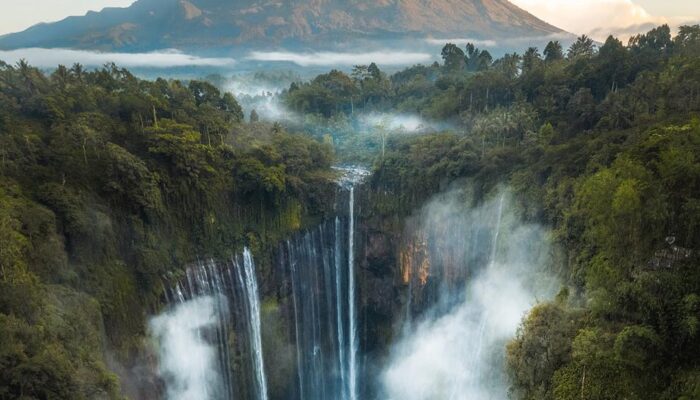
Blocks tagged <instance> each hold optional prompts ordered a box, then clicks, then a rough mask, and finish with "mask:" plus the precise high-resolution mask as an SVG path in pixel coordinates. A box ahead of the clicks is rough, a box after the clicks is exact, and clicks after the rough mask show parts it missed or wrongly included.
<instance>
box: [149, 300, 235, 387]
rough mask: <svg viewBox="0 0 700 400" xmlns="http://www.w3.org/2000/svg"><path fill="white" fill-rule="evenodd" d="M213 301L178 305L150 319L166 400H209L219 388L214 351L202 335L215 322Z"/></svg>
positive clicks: (214, 348)
mask: <svg viewBox="0 0 700 400" xmlns="http://www.w3.org/2000/svg"><path fill="white" fill-rule="evenodd" d="M214 310H215V299H214V298H212V297H210V296H207V297H200V298H196V299H193V300H190V301H187V302H184V303H182V304H179V305H178V306H177V307H175V308H174V309H173V310H171V311H168V312H166V313H164V314H161V315H159V316H157V317H154V318H153V319H151V321H150V330H151V334H152V335H153V337H154V338H155V339H156V340H157V341H158V343H159V349H160V351H159V369H160V374H161V376H162V377H163V379H164V380H165V382H166V390H167V399H168V400H193V399H207V398H210V396H211V395H212V393H213V392H214V390H215V388H217V387H220V385H221V377H220V376H219V375H218V372H217V366H216V357H217V353H216V347H215V346H214V345H212V344H210V343H207V342H206V341H205V340H204V338H203V337H205V335H202V331H203V330H205V329H208V328H212V327H213V326H214V325H215V324H216V321H217V317H216V313H215V311H214Z"/></svg>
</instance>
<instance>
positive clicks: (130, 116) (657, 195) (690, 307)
mask: <svg viewBox="0 0 700 400" xmlns="http://www.w3.org/2000/svg"><path fill="white" fill-rule="evenodd" d="M441 56H442V60H443V62H442V63H434V64H432V65H416V66H413V67H410V68H407V69H405V70H402V71H399V72H396V73H393V74H387V73H386V72H383V71H382V70H381V69H380V67H379V66H378V65H376V64H371V65H368V66H357V67H355V68H354V69H353V70H352V72H351V73H345V72H343V71H339V70H333V71H330V72H329V73H327V74H323V75H319V76H318V77H316V78H314V79H312V80H310V81H308V82H301V81H300V82H295V83H293V84H292V85H291V86H290V87H289V89H288V90H285V91H284V93H282V94H281V99H280V101H281V103H282V104H283V105H284V106H285V107H286V108H287V109H288V110H290V111H291V112H292V113H294V114H295V115H296V116H297V117H298V118H295V119H294V120H291V121H280V122H279V123H270V122H259V121H258V118H259V117H258V116H257V112H255V114H253V113H251V114H252V115H251V117H250V118H248V120H249V121H248V122H246V116H245V115H244V112H243V110H242V108H241V106H240V105H239V103H238V101H237V100H236V99H235V98H234V97H233V96H232V95H231V94H229V93H226V92H225V91H224V90H222V88H219V87H217V86H215V85H214V84H212V83H210V82H208V81H207V80H204V79H203V80H192V81H189V82H185V81H178V80H166V79H158V80H155V81H146V80H142V79H139V78H137V77H135V76H134V75H132V74H131V73H130V72H129V71H127V70H125V69H122V68H120V67H118V66H116V65H106V66H105V67H103V68H100V69H97V70H85V69H84V68H83V67H82V66H80V65H77V64H76V65H74V66H72V67H70V68H68V67H64V66H59V67H58V68H57V69H55V70H54V71H51V72H49V73H47V72H45V71H40V70H39V69H37V68H34V67H32V66H30V65H28V64H27V63H26V62H20V63H19V64H17V65H7V64H5V63H0V104H1V106H0V153H1V156H2V161H1V162H0V182H2V184H0V337H1V338H2V340H1V341H0V399H14V398H22V399H94V398H111V399H119V398H123V393H124V390H125V389H124V387H125V386H127V385H128V382H127V381H126V380H128V379H126V380H125V378H128V376H129V373H128V372H123V371H121V369H122V368H123V367H122V366H124V365H133V364H134V362H135V361H136V360H138V359H140V358H141V357H142V354H143V351H144V348H145V347H147V339H146V331H145V330H146V328H145V326H144V321H145V319H146V316H147V315H148V314H149V313H153V312H154V311H155V310H158V309H159V308H160V307H161V300H162V296H163V290H164V289H163V279H165V278H167V277H170V276H177V275H178V274H181V273H182V268H183V267H184V266H186V265H187V264H188V263H191V262H193V261H194V260H196V259H197V257H200V256H207V257H217V256H221V257H225V256H227V255H229V254H230V253H232V252H237V251H239V250H240V249H241V248H242V247H243V246H244V245H245V246H249V247H250V248H251V249H252V251H253V252H254V253H255V254H256V257H258V258H260V259H262V260H263V261H261V262H258V265H263V266H264V265H266V263H265V262H264V260H265V255H266V254H269V251H270V249H271V248H273V247H274V246H275V245H276V243H278V242H279V241H281V240H283V239H284V238H286V237H288V236H289V235H290V234H292V233H294V232H297V231H299V230H301V229H304V228H306V227H309V226H312V225H313V224H315V223H318V222H319V221H322V220H324V219H325V218H327V217H328V216H330V215H332V214H333V210H332V206H333V201H332V198H333V196H334V193H335V190H336V189H335V183H334V179H335V178H336V174H337V172H336V171H335V170H334V169H333V168H332V167H333V166H334V165H335V164H337V163H340V162H346V163H347V162H354V163H367V164H369V165H371V169H372V175H371V177H370V178H369V181H368V183H367V184H366V187H365V188H364V190H365V191H366V193H364V194H363V197H362V198H363V199H365V201H364V203H363V207H362V209H361V212H360V216H359V220H360V222H361V223H365V224H369V223H371V221H389V223H387V224H384V226H395V225H401V224H402V223H403V222H404V221H405V219H406V218H408V216H410V215H411V213H412V212H413V211H415V210H416V209H417V208H419V207H420V206H421V205H422V204H424V203H425V202H426V201H427V200H428V199H429V198H430V197H431V196H432V195H434V194H436V193H439V192H441V191H444V190H446V189H448V188H449V187H450V186H451V185H453V184H455V183H456V182H460V181H463V180H469V181H470V182H473V185H474V187H475V188H476V189H477V191H478V193H479V194H481V195H483V196H485V195H486V194H487V193H489V192H490V191H491V190H493V189H494V188H496V187H497V186H499V185H502V184H507V185H509V187H511V188H512V189H513V191H514V194H515V197H516V199H517V201H518V204H519V205H520V210H519V211H520V213H521V214H522V217H523V218H524V219H526V220H528V221H533V222H537V223H540V224H543V225H544V226H547V227H548V228H550V229H551V235H552V240H553V242H554V243H555V244H556V247H557V249H558V251H557V252H556V254H555V259H556V260H557V263H556V264H557V269H556V271H554V272H555V273H556V274H557V275H558V277H559V278H560V279H561V281H562V287H561V290H560V291H559V294H558V295H557V296H556V298H555V299H551V301H543V302H541V304H539V305H538V306H536V307H535V308H534V309H533V310H532V311H531V312H530V313H529V314H528V315H527V316H525V318H524V319H523V322H522V325H521V327H520V329H519V330H518V334H517V336H516V337H515V338H514V339H513V340H512V341H511V342H510V343H509V344H508V345H507V349H505V351H506V366H507V373H508V376H509V378H510V394H511V396H512V398H514V399H532V400H534V399H538V400H539V399H553V400H554V399H562V400H568V399H571V400H573V399H589V400H607V399H610V400H613V399H650V400H651V399H669V400H670V399H679V400H680V399H682V400H691V399H698V398H700V269H698V265H699V262H700V258H699V253H698V250H699V249H700V159H698V154H700V26H685V27H682V28H681V29H680V31H679V32H678V34H677V35H675V36H672V34H671V30H670V28H669V27H668V26H660V27H658V28H655V29H653V30H651V31H650V32H648V33H646V34H642V35H637V36H635V37H633V38H632V39H631V40H630V41H629V43H627V44H624V43H622V42H621V41H620V40H618V39H616V38H614V37H610V38H608V39H607V40H606V41H605V43H602V44H598V43H596V42H594V41H593V40H592V39H590V38H588V37H586V36H582V37H580V38H578V40H576V41H575V43H574V44H573V45H572V46H571V47H570V48H568V49H564V48H563V46H562V45H561V44H560V43H559V42H557V41H552V42H550V43H549V44H548V45H547V46H546V47H545V48H544V49H543V50H542V51H541V52H540V50H539V49H537V48H529V49H527V50H526V51H524V52H523V53H522V54H516V53H513V54H506V55H504V56H502V57H500V58H494V57H493V56H492V55H491V54H490V53H489V52H488V51H486V50H480V49H478V48H476V47H475V46H474V45H471V44H470V45H467V46H466V48H460V47H459V46H457V45H454V44H447V45H446V46H445V47H444V48H443V50H442V53H441ZM370 113H384V114H395V115H399V114H411V115H417V116H419V117H420V118H421V119H422V120H425V121H430V122H433V124H426V126H425V127H422V128H421V129H419V130H418V131H416V132H412V133H410V132H409V133H407V132H404V131H402V130H401V129H399V128H392V127H391V126H390V125H389V124H388V123H383V122H381V121H380V122H379V123H377V124H376V125H374V126H372V127H371V129H365V130H366V132H360V131H361V130H362V129H359V128H358V122H357V121H358V119H359V118H358V116H361V115H367V114H370ZM428 125H430V126H428ZM367 199H370V200H367ZM258 274H259V275H260V276H261V277H262V280H263V285H264V281H265V279H266V277H269V276H270V274H271V272H270V271H268V270H265V269H263V270H262V271H259V272H258ZM120 378H121V379H120Z"/></svg>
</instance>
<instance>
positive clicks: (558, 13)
mask: <svg viewBox="0 0 700 400" xmlns="http://www.w3.org/2000/svg"><path fill="white" fill-rule="evenodd" d="M511 1H512V2H513V3H515V4H517V5H518V6H520V7H522V8H524V9H526V10H528V11H530V12H531V13H533V14H534V15H536V16H538V17H540V18H542V19H544V20H545V21H547V22H549V23H552V24H554V25H556V26H558V27H560V28H562V29H564V30H567V31H569V32H573V33H576V34H589V35H590V36H593V37H594V38H595V39H598V40H604V39H605V37H607V35H609V34H616V35H620V36H629V35H631V34H634V33H637V32H642V31H647V30H648V28H649V26H650V25H649V24H654V25H658V24H661V23H669V24H670V25H671V26H678V25H680V24H683V23H688V22H698V21H700V0H511ZM133 2H134V0H0V4H2V5H3V13H1V14H0V34H5V33H10V32H17V31H20V30H23V29H26V28H28V27H29V26H31V25H34V24H36V23H39V22H51V21H57V20H60V19H63V18H65V17H67V16H70V15H83V14H85V12H87V11H88V10H100V9H102V8H103V7H125V6H128V5H129V4H131V3H133Z"/></svg>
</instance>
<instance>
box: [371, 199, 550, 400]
mask: <svg viewBox="0 0 700 400" xmlns="http://www.w3.org/2000/svg"><path fill="white" fill-rule="evenodd" d="M472 203H473V197H472V195H471V193H470V192H469V191H468V190H454V191H451V192H449V193H446V194H443V195H440V196H437V197H436V198H435V199H433V200H432V201H431V202H429V203H428V204H427V205H426V206H425V207H424V208H423V210H421V212H420V213H418V214H417V215H416V216H415V217H414V221H413V225H412V226H415V229H416V230H417V231H418V234H419V235H423V236H422V237H425V239H426V240H427V247H428V249H429V256H428V257H429V259H430V263H429V266H430V271H429V274H428V278H427V279H426V281H425V282H421V281H419V280H414V281H413V284H414V285H416V286H418V287H417V288H416V290H418V291H420V290H428V288H429V287H431V285H432V286H437V287H441V288H443V290H440V294H439V296H440V298H439V299H438V302H437V304H440V305H448V306H447V307H435V308H434V309H433V310H432V311H431V312H427V313H425V314H424V315H423V316H422V318H417V319H416V320H415V321H414V325H413V328H414V329H413V331H412V332H410V333H409V332H406V333H404V337H403V338H402V339H401V340H400V341H399V342H398V343H396V344H395V345H394V347H393V349H392V355H391V357H390V362H389V363H388V365H387V366H386V367H385V368H384V372H383V373H382V375H381V378H380V386H381V387H382V388H383V391H384V393H383V397H384V398H386V399H388V400H399V399H401V400H430V399H453V400H491V399H492V400H505V399H507V398H508V396H507V387H508V384H507V378H506V376H505V375H504V357H505V345H506V343H507V341H508V340H509V339H510V338H512V337H513V336H514V335H515V332H516V330H517V327H518V325H519V323H520V321H521V319H522V317H523V316H524V314H525V313H526V312H527V310H529V309H530V308H531V307H533V306H534V305H535V304H536V302H537V299H546V298H548V297H550V296H553V294H554V289H555V288H556V282H555V280H554V279H552V278H551V277H550V274H548V273H547V272H546V267H547V261H548V255H549V247H550V246H549V243H548V241H547V232H546V231H545V230H544V229H543V228H541V227H539V226H537V225H532V224H526V223H523V222H521V221H520V219H519V218H518V216H517V212H516V208H515V206H514V205H513V203H512V202H511V201H510V195H509V193H508V192H507V191H505V190H501V191H500V192H499V193H496V195H495V196H492V197H491V198H490V200H487V201H484V202H482V203H481V204H479V205H476V206H471V204H472ZM413 272H415V271H413ZM451 281H456V282H458V283H454V282H451ZM453 286H457V288H456V290H447V288H451V287H453Z"/></svg>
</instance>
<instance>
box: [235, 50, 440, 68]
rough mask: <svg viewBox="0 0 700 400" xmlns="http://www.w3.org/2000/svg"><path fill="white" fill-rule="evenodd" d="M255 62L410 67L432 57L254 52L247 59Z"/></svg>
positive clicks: (395, 53) (400, 53) (387, 53)
mask: <svg viewBox="0 0 700 400" xmlns="http://www.w3.org/2000/svg"><path fill="white" fill-rule="evenodd" d="M247 58H248V59H249V60H254V61H286V62H291V63H294V64H297V65H300V66H302V67H308V66H350V65H359V64H370V63H372V62H375V63H378V64H382V65H410V64H416V63H422V62H428V61H430V60H431V59H432V56H431V55H430V54H428V53H417V52H405V51H372V52H366V53H338V52H315V53H293V52H287V51H271V52H261V51H254V52H252V53H250V54H249V55H248V57H247Z"/></svg>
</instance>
